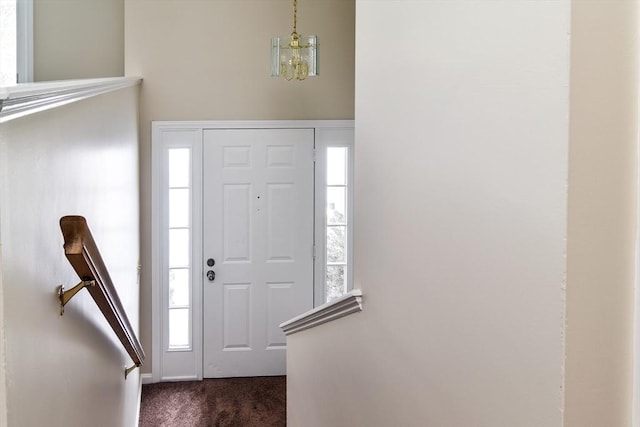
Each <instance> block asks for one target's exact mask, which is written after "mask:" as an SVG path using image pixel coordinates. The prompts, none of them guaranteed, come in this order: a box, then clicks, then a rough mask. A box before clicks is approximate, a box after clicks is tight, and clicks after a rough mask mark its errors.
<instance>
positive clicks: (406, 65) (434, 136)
mask: <svg viewBox="0 0 640 427" xmlns="http://www.w3.org/2000/svg"><path fill="white" fill-rule="evenodd" d="M568 33H569V1H568V0H559V1H545V2H532V1H520V0H513V1H508V2H502V1H500V2H489V1H479V2H470V1H455V0H452V1H396V0H375V1H374V0H358V1H357V3H356V101H355V120H356V123H355V129H356V165H355V173H356V207H355V224H356V236H355V256H356V260H355V269H356V270H355V286H356V287H358V288H361V289H362V291H363V293H364V297H363V305H364V309H363V312H362V313H360V314H356V315H353V316H348V317H346V318H343V319H340V320H337V321H335V322H331V323H328V324H324V325H321V326H319V327H317V328H314V329H310V330H307V331H302V332H299V333H297V334H294V335H291V336H290V337H288V396H287V405H288V425H290V426H294V427H295V426H304V427H316V426H317V427H324V426H365V425H366V426H389V425H397V426H425V425H428V426H438V427H461V426H484V427H513V426H518V427H560V426H562V423H563V414H562V407H563V390H562V388H563V384H564V380H563V366H564V337H563V332H564V305H565V301H564V298H565V290H564V289H565V274H566V262H565V256H566V242H565V239H566V233H567V231H566V217H567V207H566V205H567V175H568V142H569V140H568V114H569V92H568V77H569V38H568Z"/></svg>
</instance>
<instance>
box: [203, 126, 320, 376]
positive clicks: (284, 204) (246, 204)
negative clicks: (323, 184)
mask: <svg viewBox="0 0 640 427" xmlns="http://www.w3.org/2000/svg"><path fill="white" fill-rule="evenodd" d="M313 144H314V131H313V129H216V130H205V132H204V145H203V164H204V167H203V194H204V196H203V197H204V198H203V207H204V215H203V239H204V241H203V251H204V253H203V255H204V256H203V259H208V258H213V259H214V260H215V261H216V262H215V265H214V266H213V267H209V266H207V265H206V264H205V265H204V271H205V278H204V303H203V309H204V317H203V318H204V325H203V328H204V330H203V332H204V343H203V344H204V363H203V364H204V377H209V378H211V377H232V376H263V375H283V374H285V372H286V354H285V350H286V342H285V337H284V334H283V333H282V332H281V330H280V328H279V327H278V325H279V324H280V323H282V322H283V321H285V320H287V319H290V318H291V317H293V316H295V315H297V314H300V313H302V312H304V311H307V310H309V309H311V308H312V306H313V254H312V248H313V200H314V193H313V191H314V190H313ZM209 270H211V271H214V272H215V279H214V280H213V281H211V280H208V278H207V276H206V273H207V272H208V271H209Z"/></svg>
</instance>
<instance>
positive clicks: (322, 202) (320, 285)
mask: <svg viewBox="0 0 640 427" xmlns="http://www.w3.org/2000/svg"><path fill="white" fill-rule="evenodd" d="M353 132H354V131H353V128H350V129H335V128H332V129H327V128H316V137H315V139H316V148H315V150H316V151H315V152H316V166H315V167H316V171H315V181H316V182H315V193H316V195H315V203H316V207H315V226H314V227H315V245H316V246H315V251H314V255H315V260H314V284H315V285H314V298H313V301H314V304H313V306H314V307H318V306H320V305H323V304H325V303H326V301H325V295H326V289H325V285H326V283H325V274H324V273H325V265H326V262H325V261H326V245H327V242H326V238H327V233H326V228H327V222H326V204H327V203H326V182H327V179H326V174H327V172H326V171H327V165H326V150H327V148H328V147H347V148H348V152H349V155H348V164H347V248H346V249H347V289H346V292H349V291H350V290H351V289H353V218H354V216H353V206H354V204H353V175H354V174H353V172H354V171H353V167H354V161H353V160H354V135H353Z"/></svg>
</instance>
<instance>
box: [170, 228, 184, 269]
mask: <svg viewBox="0 0 640 427" xmlns="http://www.w3.org/2000/svg"><path fill="white" fill-rule="evenodd" d="M188 265H189V229H184V228H178V229H175V230H169V267H187V266H188Z"/></svg>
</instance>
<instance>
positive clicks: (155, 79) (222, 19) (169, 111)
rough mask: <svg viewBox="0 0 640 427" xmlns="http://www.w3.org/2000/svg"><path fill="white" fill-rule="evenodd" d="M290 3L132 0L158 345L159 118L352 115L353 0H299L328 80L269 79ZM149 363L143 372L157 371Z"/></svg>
mask: <svg viewBox="0 0 640 427" xmlns="http://www.w3.org/2000/svg"><path fill="white" fill-rule="evenodd" d="M292 13H293V10H292V2H291V1H290V0H242V1H237V0H215V1H187V2H185V1H183V0H163V1H148V0H128V1H127V2H125V36H126V37H125V64H126V74H127V75H139V76H143V77H144V82H143V85H142V90H141V97H140V102H141V113H140V118H141V122H140V123H141V151H140V155H141V163H140V166H141V193H142V194H141V218H142V223H141V225H142V240H141V253H142V293H141V301H142V307H141V335H142V336H141V339H142V344H143V345H144V347H145V349H148V348H150V347H151V328H152V326H151V221H150V220H149V218H151V121H152V120H289V119H310V120H311V119H353V105H354V98H353V96H354V95H353V94H354V61H355V60H354V55H355V54H354V37H355V36H354V34H355V29H354V25H355V1H354V0H320V1H318V0H300V1H299V2H298V31H299V32H301V33H304V34H316V35H318V36H319V40H320V76H319V77H314V78H310V79H307V80H305V81H304V82H286V81H285V80H284V79H282V78H273V77H270V64H271V63H270V43H271V37H273V36H277V35H287V34H289V33H290V32H291V24H292V22H291V21H292ZM148 356H149V363H146V364H145V366H144V368H143V370H144V372H150V369H151V357H152V355H151V354H148Z"/></svg>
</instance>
